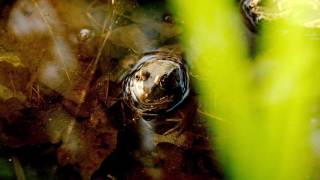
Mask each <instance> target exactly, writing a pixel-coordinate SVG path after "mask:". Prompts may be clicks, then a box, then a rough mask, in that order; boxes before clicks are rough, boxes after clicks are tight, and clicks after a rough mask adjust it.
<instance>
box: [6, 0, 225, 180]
mask: <svg viewBox="0 0 320 180" xmlns="http://www.w3.org/2000/svg"><path fill="white" fill-rule="evenodd" d="M0 10H1V12H0V15H1V19H0V26H1V29H0V145H1V146H0V179H15V178H16V177H17V178H18V179H43V178H49V179H81V178H82V179H221V178H222V171H221V169H220V168H219V166H218V162H217V161H216V159H215V154H214V150H213V148H212V146H211V145H210V139H209V136H208V129H207V127H206V125H205V122H204V119H205V118H209V116H207V115H205V114H206V113H204V112H203V110H201V106H200V105H198V102H197V96H196V94H197V92H196V91H195V90H194V88H193V86H192V82H193V81H195V80H196V79H195V78H194V77H193V76H191V75H190V76H189V73H188V71H187V69H188V68H187V66H188V65H187V64H186V61H185V60H184V57H183V53H184V51H183V48H182V47H181V44H180V42H179V39H180V35H181V34H182V33H183V28H182V27H181V24H183V22H179V20H178V19H175V18H174V16H173V15H172V12H170V11H169V8H168V7H167V4H166V3H165V2H164V1H160V0H158V1H133V0H95V1H89V0H70V1H54V0H17V1H0ZM153 53H156V54H153ZM150 57H152V58H151V59H152V60H151V61H149V60H150ZM145 58H147V59H149V60H148V61H146V62H143V63H142V60H143V59H145ZM146 70H147V71H146ZM126 82H127V83H126ZM128 87H129V89H126V88H128ZM126 90H127V91H126ZM124 91H125V92H124ZM124 95H125V96H124ZM133 95H134V96H133ZM133 97H135V98H133ZM146 116H147V117H146Z"/></svg>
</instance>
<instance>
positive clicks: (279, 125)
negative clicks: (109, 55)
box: [173, 0, 320, 180]
mask: <svg viewBox="0 0 320 180" xmlns="http://www.w3.org/2000/svg"><path fill="white" fill-rule="evenodd" d="M287 1H288V4H290V1H289V0H287ZM173 2H174V3H173V7H174V8H175V10H176V11H178V12H179V14H180V16H181V17H183V19H184V23H185V26H186V32H185V37H184V41H185V45H186V46H187V47H188V52H187V54H188V57H189V64H190V66H191V70H192V73H193V74H196V75H197V77H198V81H197V88H198V90H199V91H200V94H201V97H200V99H201V103H202V104H203V105H204V107H205V111H206V112H207V113H210V114H214V115H217V116H219V117H221V119H222V121H217V120H215V119H210V118H208V119H207V120H208V124H209V125H210V127H212V128H213V130H214V132H215V135H214V140H215V143H214V144H213V146H214V147H215V148H216V149H218V150H219V156H220V158H221V161H222V163H223V165H224V168H225V170H226V175H227V177H228V179H237V180H238V179H240V180H248V179H254V180H260V179H261V180H262V179H266V180H269V179H272V180H276V179H279V180H286V179H290V180H294V179H308V177H311V176H312V174H311V170H312V163H311V153H310V147H309V146H310V145H309V131H310V130H309V127H310V119H311V116H312V114H311V111H312V109H314V104H315V100H316V98H317V96H319V92H320V91H319V85H318V82H317V80H318V79H319V73H318V72H317V71H318V70H317V69H318V67H320V66H319V65H320V64H319V62H320V58H319V57H318V55H317V53H316V52H317V48H318V46H317V44H316V43H315V42H314V41H311V40H309V39H308V38H306V34H308V32H307V31H308V30H306V29H303V28H302V26H300V25H299V23H298V22H303V19H299V18H303V16H301V17H299V16H297V17H295V18H294V20H292V19H293V18H290V17H287V18H283V19H282V20H281V21H275V22H274V23H270V24H268V25H267V26H265V28H264V29H263V31H262V33H261V34H260V35H261V38H260V39H261V41H260V42H259V44H260V45H259V46H260V48H259V52H258V56H257V57H258V58H256V59H255V60H250V59H249V56H248V55H247V44H246V39H245V35H244V27H243V25H242V24H241V20H240V18H241V16H240V13H239V10H238V6H236V4H235V3H234V1H232V0H198V1H186V0H175V1H173ZM294 8H302V7H299V3H297V5H295V7H294ZM304 8H305V7H304ZM304 12H308V10H307V9H306V10H305V11H304ZM304 16H305V14H304Z"/></svg>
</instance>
